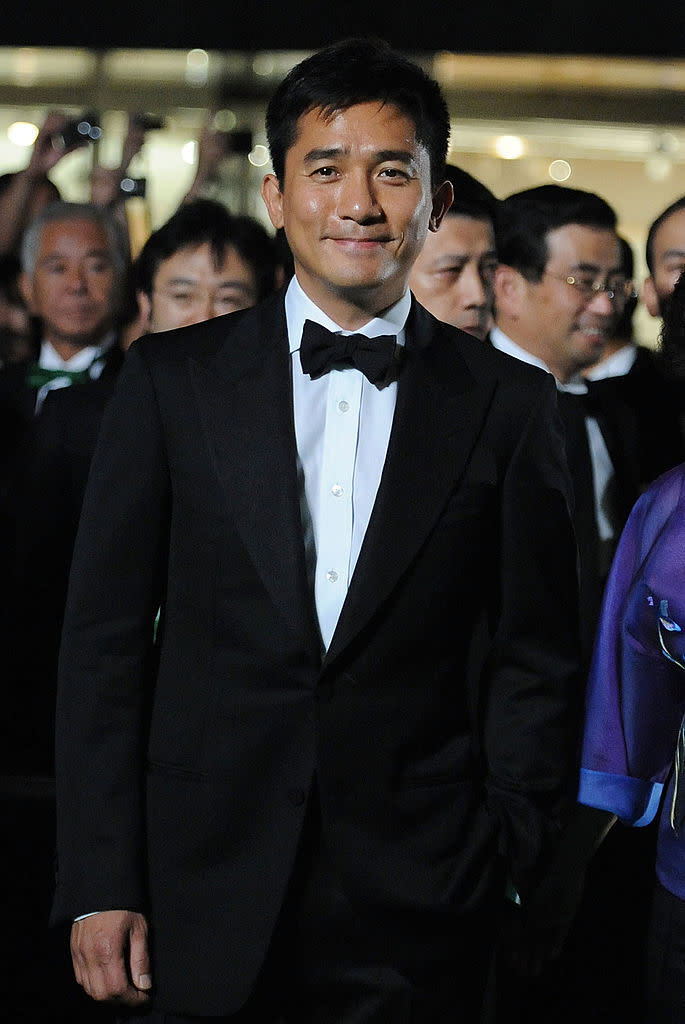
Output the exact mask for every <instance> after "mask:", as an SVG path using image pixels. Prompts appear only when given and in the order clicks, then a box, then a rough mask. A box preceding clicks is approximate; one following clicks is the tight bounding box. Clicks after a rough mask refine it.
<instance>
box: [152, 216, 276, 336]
mask: <svg viewBox="0 0 685 1024" xmlns="http://www.w3.org/2000/svg"><path fill="white" fill-rule="evenodd" d="M134 269H135V276H136V291H137V298H138V308H139V310H140V317H141V326H142V327H143V329H144V330H145V331H149V332H150V333H153V334H156V333H158V332H159V331H169V330H173V329H174V328H176V327H187V326H188V325H190V324H198V323H202V321H203V320H211V319H212V318H213V317H215V316H221V315H222V314H223V313H233V312H235V311H236V310H239V309H247V308H249V307H250V306H254V305H255V303H257V302H259V301H260V300H261V299H264V298H266V296H267V295H268V294H269V293H270V292H272V291H273V290H274V280H275V272H276V250H275V246H274V242H273V240H272V239H271V238H270V237H269V235H268V234H267V232H266V231H265V229H264V228H263V227H262V225H261V224H259V222H258V221H256V220H254V219H253V218H252V217H237V216H234V215H232V214H230V213H229V212H228V210H227V209H226V208H225V206H223V205H222V204H221V203H218V202H215V201H214V200H211V199H197V200H195V201H194V202H192V203H187V204H185V205H184V206H181V207H180V208H179V209H178V210H177V212H176V213H175V214H174V215H173V217H171V219H170V220H168V221H167V222H166V224H164V225H162V227H161V228H159V229H158V230H157V231H155V232H154V233H153V234H152V235H151V236H150V238H149V239H148V240H147V242H146V243H145V245H144V246H143V249H142V250H141V253H140V256H139V257H138V260H137V261H136V265H135V268H134Z"/></svg>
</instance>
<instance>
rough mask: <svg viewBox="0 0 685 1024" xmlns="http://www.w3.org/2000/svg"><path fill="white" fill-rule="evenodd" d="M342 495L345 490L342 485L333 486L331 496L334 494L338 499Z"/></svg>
mask: <svg viewBox="0 0 685 1024" xmlns="http://www.w3.org/2000/svg"><path fill="white" fill-rule="evenodd" d="M342 493H343V489H342V487H341V486H340V484H333V486H332V487H331V494H334V495H335V496H336V498H339V497H340V496H341V494H342Z"/></svg>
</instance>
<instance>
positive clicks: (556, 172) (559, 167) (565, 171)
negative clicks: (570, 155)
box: [548, 160, 571, 181]
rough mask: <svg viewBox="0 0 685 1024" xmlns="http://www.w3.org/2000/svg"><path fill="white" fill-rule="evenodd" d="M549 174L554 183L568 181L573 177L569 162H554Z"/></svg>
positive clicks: (549, 168)
mask: <svg viewBox="0 0 685 1024" xmlns="http://www.w3.org/2000/svg"><path fill="white" fill-rule="evenodd" d="M548 172H549V176H550V178H553V179H554V181H568V179H569V178H570V177H571V165H570V163H568V161H567V160H552V163H551V164H550V165H549V167H548Z"/></svg>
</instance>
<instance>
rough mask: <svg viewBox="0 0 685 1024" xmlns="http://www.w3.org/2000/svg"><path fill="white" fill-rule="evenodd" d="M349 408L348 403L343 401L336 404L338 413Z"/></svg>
mask: <svg viewBox="0 0 685 1024" xmlns="http://www.w3.org/2000/svg"><path fill="white" fill-rule="evenodd" d="M349 407H350V403H349V402H346V401H345V399H343V400H342V402H338V412H347V410H348V409H349Z"/></svg>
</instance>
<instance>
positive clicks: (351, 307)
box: [262, 102, 452, 329]
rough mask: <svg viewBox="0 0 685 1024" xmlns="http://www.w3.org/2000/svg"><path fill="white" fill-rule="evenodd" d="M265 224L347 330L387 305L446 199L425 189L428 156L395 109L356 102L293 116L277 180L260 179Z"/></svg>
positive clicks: (447, 193)
mask: <svg viewBox="0 0 685 1024" xmlns="http://www.w3.org/2000/svg"><path fill="white" fill-rule="evenodd" d="M262 195H263V197H264V201H265V203H266V206H267V209H268V211H269V216H270V217H271V221H272V223H273V225H274V227H276V228H279V227H283V228H284V229H285V234H286V237H287V239H288V243H289V245H290V248H291V250H292V253H293V258H294V261H295V271H296V274H297V278H298V281H299V283H300V285H301V286H302V288H303V290H304V291H305V292H306V294H307V295H308V296H309V297H310V298H311V299H312V300H313V301H314V302H315V303H316V304H317V305H318V306H319V307H320V308H322V309H323V310H324V311H325V312H326V313H328V314H329V315H330V316H331V317H332V319H334V320H335V321H336V322H337V323H339V324H340V325H341V326H343V327H348V328H350V329H354V328H356V327H359V326H362V325H363V324H364V323H366V322H367V321H368V320H369V319H370V317H372V316H374V315H375V314H376V313H379V312H381V311H382V310H383V309H386V308H387V307H388V306H390V305H392V304H393V303H394V302H396V301H397V300H398V299H399V298H400V297H401V295H402V294H403V292H404V290H405V289H406V286H407V281H408V278H409V272H410V270H411V267H412V265H413V263H414V260H415V259H416V257H417V256H418V254H419V252H420V251H421V247H422V246H423V243H424V240H425V237H426V233H427V231H428V229H429V226H430V227H431V228H432V229H433V230H437V227H438V226H439V224H440V219H441V217H442V215H443V213H444V211H445V209H446V207H447V206H449V202H450V201H451V195H452V190H451V186H450V185H449V184H446V185H444V186H441V187H440V188H439V189H438V190H437V191H436V194H435V197H433V196H432V194H431V176H430V161H429V156H428V152H427V150H426V149H425V147H424V146H423V145H422V144H421V143H419V142H418V141H417V139H416V131H415V127H414V124H413V122H412V121H411V119H410V118H408V117H407V116H406V115H405V114H403V113H402V112H401V111H400V110H398V108H397V107H395V106H392V105H385V106H382V105H381V104H380V103H378V102H373V103H360V104H358V105H356V106H353V107H350V108H349V109H347V110H339V111H336V112H334V113H333V114H332V116H330V117H328V118H326V117H324V115H323V112H322V111H321V110H320V109H317V110H312V111H309V113H307V114H304V115H303V116H302V117H301V118H300V120H299V122H298V134H297V138H296V140H295V142H294V144H293V145H292V146H291V148H290V149H289V150H288V151H287V153H286V158H285V173H284V181H283V182H281V183H279V182H278V180H277V179H276V178H275V176H274V175H267V177H266V178H265V180H264V186H263V189H262Z"/></svg>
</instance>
